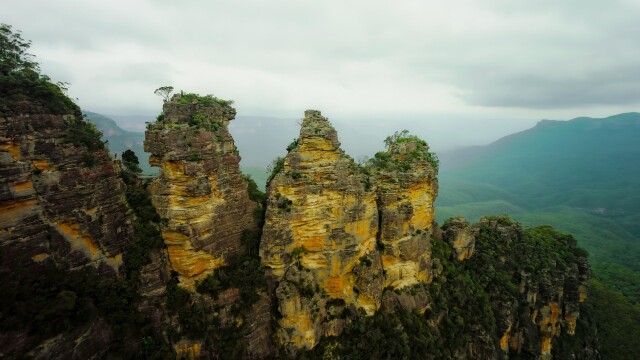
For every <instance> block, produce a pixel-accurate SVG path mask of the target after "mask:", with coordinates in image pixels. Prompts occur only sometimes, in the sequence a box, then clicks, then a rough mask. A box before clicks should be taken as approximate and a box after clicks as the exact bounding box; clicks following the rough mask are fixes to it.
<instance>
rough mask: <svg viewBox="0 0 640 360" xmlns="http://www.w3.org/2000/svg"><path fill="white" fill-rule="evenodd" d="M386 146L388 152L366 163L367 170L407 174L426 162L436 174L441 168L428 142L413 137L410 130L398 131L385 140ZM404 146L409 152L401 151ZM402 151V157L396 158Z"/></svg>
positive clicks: (380, 152) (379, 154) (381, 153)
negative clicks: (416, 164)
mask: <svg viewBox="0 0 640 360" xmlns="http://www.w3.org/2000/svg"><path fill="white" fill-rule="evenodd" d="M384 144H385V145H386V146H387V151H379V152H377V153H376V154H375V155H374V157H373V158H371V159H369V160H368V161H367V162H366V163H365V168H366V169H375V170H383V171H384V170H387V171H394V170H399V171H402V172H407V171H409V170H410V169H411V167H412V166H413V164H414V163H415V162H416V161H420V160H426V161H427V163H429V164H430V165H431V166H432V167H433V168H434V170H435V172H436V173H437V172H438V169H439V167H440V161H439V160H438V156H437V155H436V154H435V153H433V152H429V146H428V145H427V142H426V141H424V140H422V139H420V138H419V137H417V136H416V135H411V134H410V133H409V131H408V130H402V131H400V132H398V131H396V132H395V133H394V134H393V135H391V136H388V137H387V138H386V139H385V140H384ZM404 146H406V147H407V150H400V148H401V147H404ZM400 151H402V152H403V154H402V156H395V155H396V153H398V152H400Z"/></svg>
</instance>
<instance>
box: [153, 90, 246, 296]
mask: <svg viewBox="0 0 640 360" xmlns="http://www.w3.org/2000/svg"><path fill="white" fill-rule="evenodd" d="M235 114H236V111H235V109H234V108H233V107H231V106H230V102H227V101H224V100H220V99H217V98H215V97H213V96H198V95H195V94H185V93H181V94H176V95H174V96H173V98H172V99H171V100H170V101H167V102H165V104H164V107H163V114H162V115H161V116H160V117H159V121H157V122H156V123H154V124H151V125H150V126H149V129H148V130H147V131H146V133H145V143H144V146H145V151H147V152H150V153H151V157H150V159H149V162H150V164H151V165H152V166H158V167H159V168H160V175H159V177H158V178H157V179H156V180H155V181H154V183H153V184H152V186H151V192H152V194H153V203H154V206H155V207H156V209H157V211H158V213H159V215H160V217H162V218H163V219H164V220H165V222H166V225H165V226H163V228H162V236H163V238H164V241H165V243H166V245H167V249H168V252H169V260H170V262H171V266H172V268H173V270H174V271H176V272H177V273H178V274H179V279H180V283H181V285H182V286H183V287H186V288H188V289H191V290H193V289H194V286H195V281H196V280H201V279H203V278H204V277H206V276H207V275H209V274H211V272H212V271H213V270H214V269H215V268H217V267H220V266H222V265H224V264H226V262H227V261H228V260H229V259H230V258H231V257H233V256H236V255H238V254H241V253H244V251H245V248H244V245H243V244H242V241H241V238H242V233H243V231H245V230H247V229H251V228H254V227H255V226H256V221H255V217H254V209H255V207H256V205H255V203H253V202H252V201H250V200H249V196H248V192H247V184H246V182H245V180H244V178H243V176H242V173H241V172H240V167H239V163H240V156H239V154H238V150H237V149H236V146H235V144H234V142H233V138H232V137H231V134H230V133H229V131H228V128H227V126H228V124H229V121H231V120H233V119H234V117H235Z"/></svg>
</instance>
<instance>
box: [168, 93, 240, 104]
mask: <svg viewBox="0 0 640 360" xmlns="http://www.w3.org/2000/svg"><path fill="white" fill-rule="evenodd" d="M178 104H180V105H192V104H202V105H213V104H218V105H220V106H230V105H232V104H233V100H223V99H218V98H217V97H215V96H213V95H204V96H202V95H198V94H194V93H185V92H184V91H180V94H179V95H178Z"/></svg>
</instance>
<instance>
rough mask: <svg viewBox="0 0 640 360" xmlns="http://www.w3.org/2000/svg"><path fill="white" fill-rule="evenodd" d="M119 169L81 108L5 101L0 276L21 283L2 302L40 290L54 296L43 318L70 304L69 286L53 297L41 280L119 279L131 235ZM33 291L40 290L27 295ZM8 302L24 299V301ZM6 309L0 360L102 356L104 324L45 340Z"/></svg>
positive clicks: (79, 326)
mask: <svg viewBox="0 0 640 360" xmlns="http://www.w3.org/2000/svg"><path fill="white" fill-rule="evenodd" d="M119 173H120V167H119V164H118V163H117V162H114V161H112V160H111V158H110V157H109V154H108V152H107V150H106V149H105V148H104V146H103V145H102V143H101V142H100V137H99V134H98V133H96V132H95V131H94V128H92V127H91V126H90V125H88V124H87V123H85V122H84V121H83V120H82V118H81V115H79V112H71V113H69V114H64V115H61V114H51V113H50V112H49V111H48V110H47V108H46V107H45V106H43V105H41V104H40V102H38V101H35V100H34V101H20V102H13V103H11V106H8V107H4V108H3V109H2V112H1V113H0V179H1V180H0V254H1V255H0V272H1V274H0V275H2V278H3V279H4V280H3V281H5V280H8V281H10V282H11V283H13V282H15V279H22V280H23V281H24V282H23V283H22V282H20V280H18V282H16V283H15V284H14V285H13V286H9V287H8V288H9V289H11V291H10V292H8V293H4V294H3V296H4V297H5V299H7V300H8V299H14V297H15V296H16V294H20V293H25V294H33V296H40V298H39V299H40V301H42V299H45V298H46V296H45V295H41V294H47V293H48V292H51V293H53V294H55V293H58V296H57V297H53V298H52V299H48V300H49V301H50V303H49V304H47V305H48V306H50V307H51V308H53V309H57V310H52V312H49V313H48V314H49V315H48V316H50V317H52V316H53V315H52V314H57V313H56V312H53V311H62V310H60V308H59V307H58V308H56V306H60V304H66V305H65V306H74V305H75V304H77V302H76V293H75V292H73V291H70V290H69V289H68V286H69V285H68V284H67V285H62V286H63V287H62V288H60V289H59V290H57V291H56V290H53V291H48V290H46V289H49V287H50V288H51V289H56V288H57V286H59V284H55V283H48V279H49V278H48V276H51V278H53V279H60V276H65V277H68V278H75V279H76V281H77V279H78V277H82V276H83V275H81V274H85V273H86V272H85V270H86V271H89V270H91V271H93V270H94V269H97V271H98V273H100V274H101V275H102V276H106V277H114V276H116V275H117V274H119V273H120V270H121V265H122V264H123V260H124V257H125V250H126V248H127V244H128V240H129V239H130V238H131V236H132V233H133V229H132V226H131V223H130V220H129V208H128V207H127V205H126V201H125V198H124V184H123V182H122V181H121V180H120V176H119V175H120V174H119ZM93 272H94V271H93ZM56 276H57V277H56ZM38 284H39V285H38ZM4 286H7V285H6V284H4ZM35 286H41V287H44V289H45V290H41V291H38V289H33V288H32V287H35ZM74 290H75V289H74ZM8 301H10V300H8ZM15 301H17V302H20V303H23V302H27V303H29V301H32V299H31V298H29V299H20V298H17V299H15ZM9 304H10V305H11V306H13V304H11V303H10V302H9ZM30 304H31V303H30ZM21 306H24V305H21ZM17 308H18V309H20V307H17ZM11 309H12V310H13V309H16V307H12V308H11ZM5 311H8V309H2V310H0V312H2V314H1V315H0V317H1V318H2V319H3V329H2V331H0V353H1V354H2V355H0V357H2V356H8V357H22V356H24V355H25V354H26V356H27V357H31V358H43V359H44V358H50V357H51V354H56V356H59V357H60V358H69V359H81V358H92V357H97V356H100V355H101V354H104V353H105V352H106V351H107V349H108V345H109V343H110V341H111V338H112V329H111V327H110V326H109V324H108V323H107V322H106V321H105V320H104V319H103V318H97V317H96V318H92V319H90V320H88V321H86V322H79V323H74V324H73V326H70V325H64V326H67V328H66V331H65V332H64V333H57V332H55V331H52V332H48V333H45V334H44V335H43V334H41V333H39V332H38V331H36V330H35V329H33V328H30V327H31V325H30V324H31V323H30V322H28V321H24V315H16V314H10V313H4V312H5ZM34 311H35V312H34V313H33V314H31V317H32V318H34V319H36V320H35V321H38V319H39V318H41V317H43V316H45V315H44V314H45V313H43V312H42V310H40V313H38V310H35V309H34ZM11 316H17V317H18V319H22V320H18V321H17V324H20V325H18V326H16V328H15V329H12V330H15V331H7V328H6V327H4V326H6V322H4V321H5V320H4V319H9V318H10V317H11ZM60 326H63V325H62V324H60ZM23 327H24V328H23Z"/></svg>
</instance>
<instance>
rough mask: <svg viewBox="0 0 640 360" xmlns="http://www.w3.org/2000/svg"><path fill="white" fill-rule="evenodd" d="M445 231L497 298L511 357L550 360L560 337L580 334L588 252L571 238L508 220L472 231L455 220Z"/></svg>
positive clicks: (490, 220)
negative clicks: (578, 332)
mask: <svg viewBox="0 0 640 360" xmlns="http://www.w3.org/2000/svg"><path fill="white" fill-rule="evenodd" d="M444 228H445V232H444V234H445V239H448V240H449V242H450V243H451V244H452V245H453V246H454V250H455V252H456V255H457V259H458V260H465V261H464V262H463V267H464V268H466V269H468V270H469V272H470V274H471V275H472V276H473V277H474V279H475V280H476V281H477V282H478V283H479V284H482V286H483V287H485V289H486V291H487V293H488V295H489V296H490V298H491V299H492V304H493V308H494V309H493V311H494V314H495V319H496V326H497V333H498V335H499V336H500V341H499V348H500V349H501V350H502V351H503V352H504V354H505V355H508V356H516V355H518V354H522V353H528V354H536V357H537V358H541V359H551V358H552V357H551V354H552V348H553V344H554V343H556V342H557V341H558V338H559V337H560V335H561V334H563V333H565V334H567V335H574V334H575V331H576V321H577V319H578V317H579V315H580V303H581V302H583V301H584V300H585V299H586V284H587V280H588V278H589V277H590V270H589V265H588V263H587V258H586V253H585V252H584V250H581V249H579V248H577V247H576V241H575V239H573V237H571V236H570V235H565V234H561V233H558V232H556V231H555V230H553V229H551V228H550V227H548V226H543V227H537V228H529V229H526V230H523V229H522V227H521V226H520V224H518V223H517V222H515V221H513V220H511V219H509V218H508V217H487V218H483V219H481V221H480V222H479V223H478V224H475V225H473V226H471V227H469V225H468V224H467V223H466V222H465V221H464V220H463V219H459V218H458V219H452V220H450V221H448V222H447V223H446V224H445V225H444ZM473 248H475V254H474V253H473V252H472V253H471V255H470V256H469V253H470V251H469V249H473Z"/></svg>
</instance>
